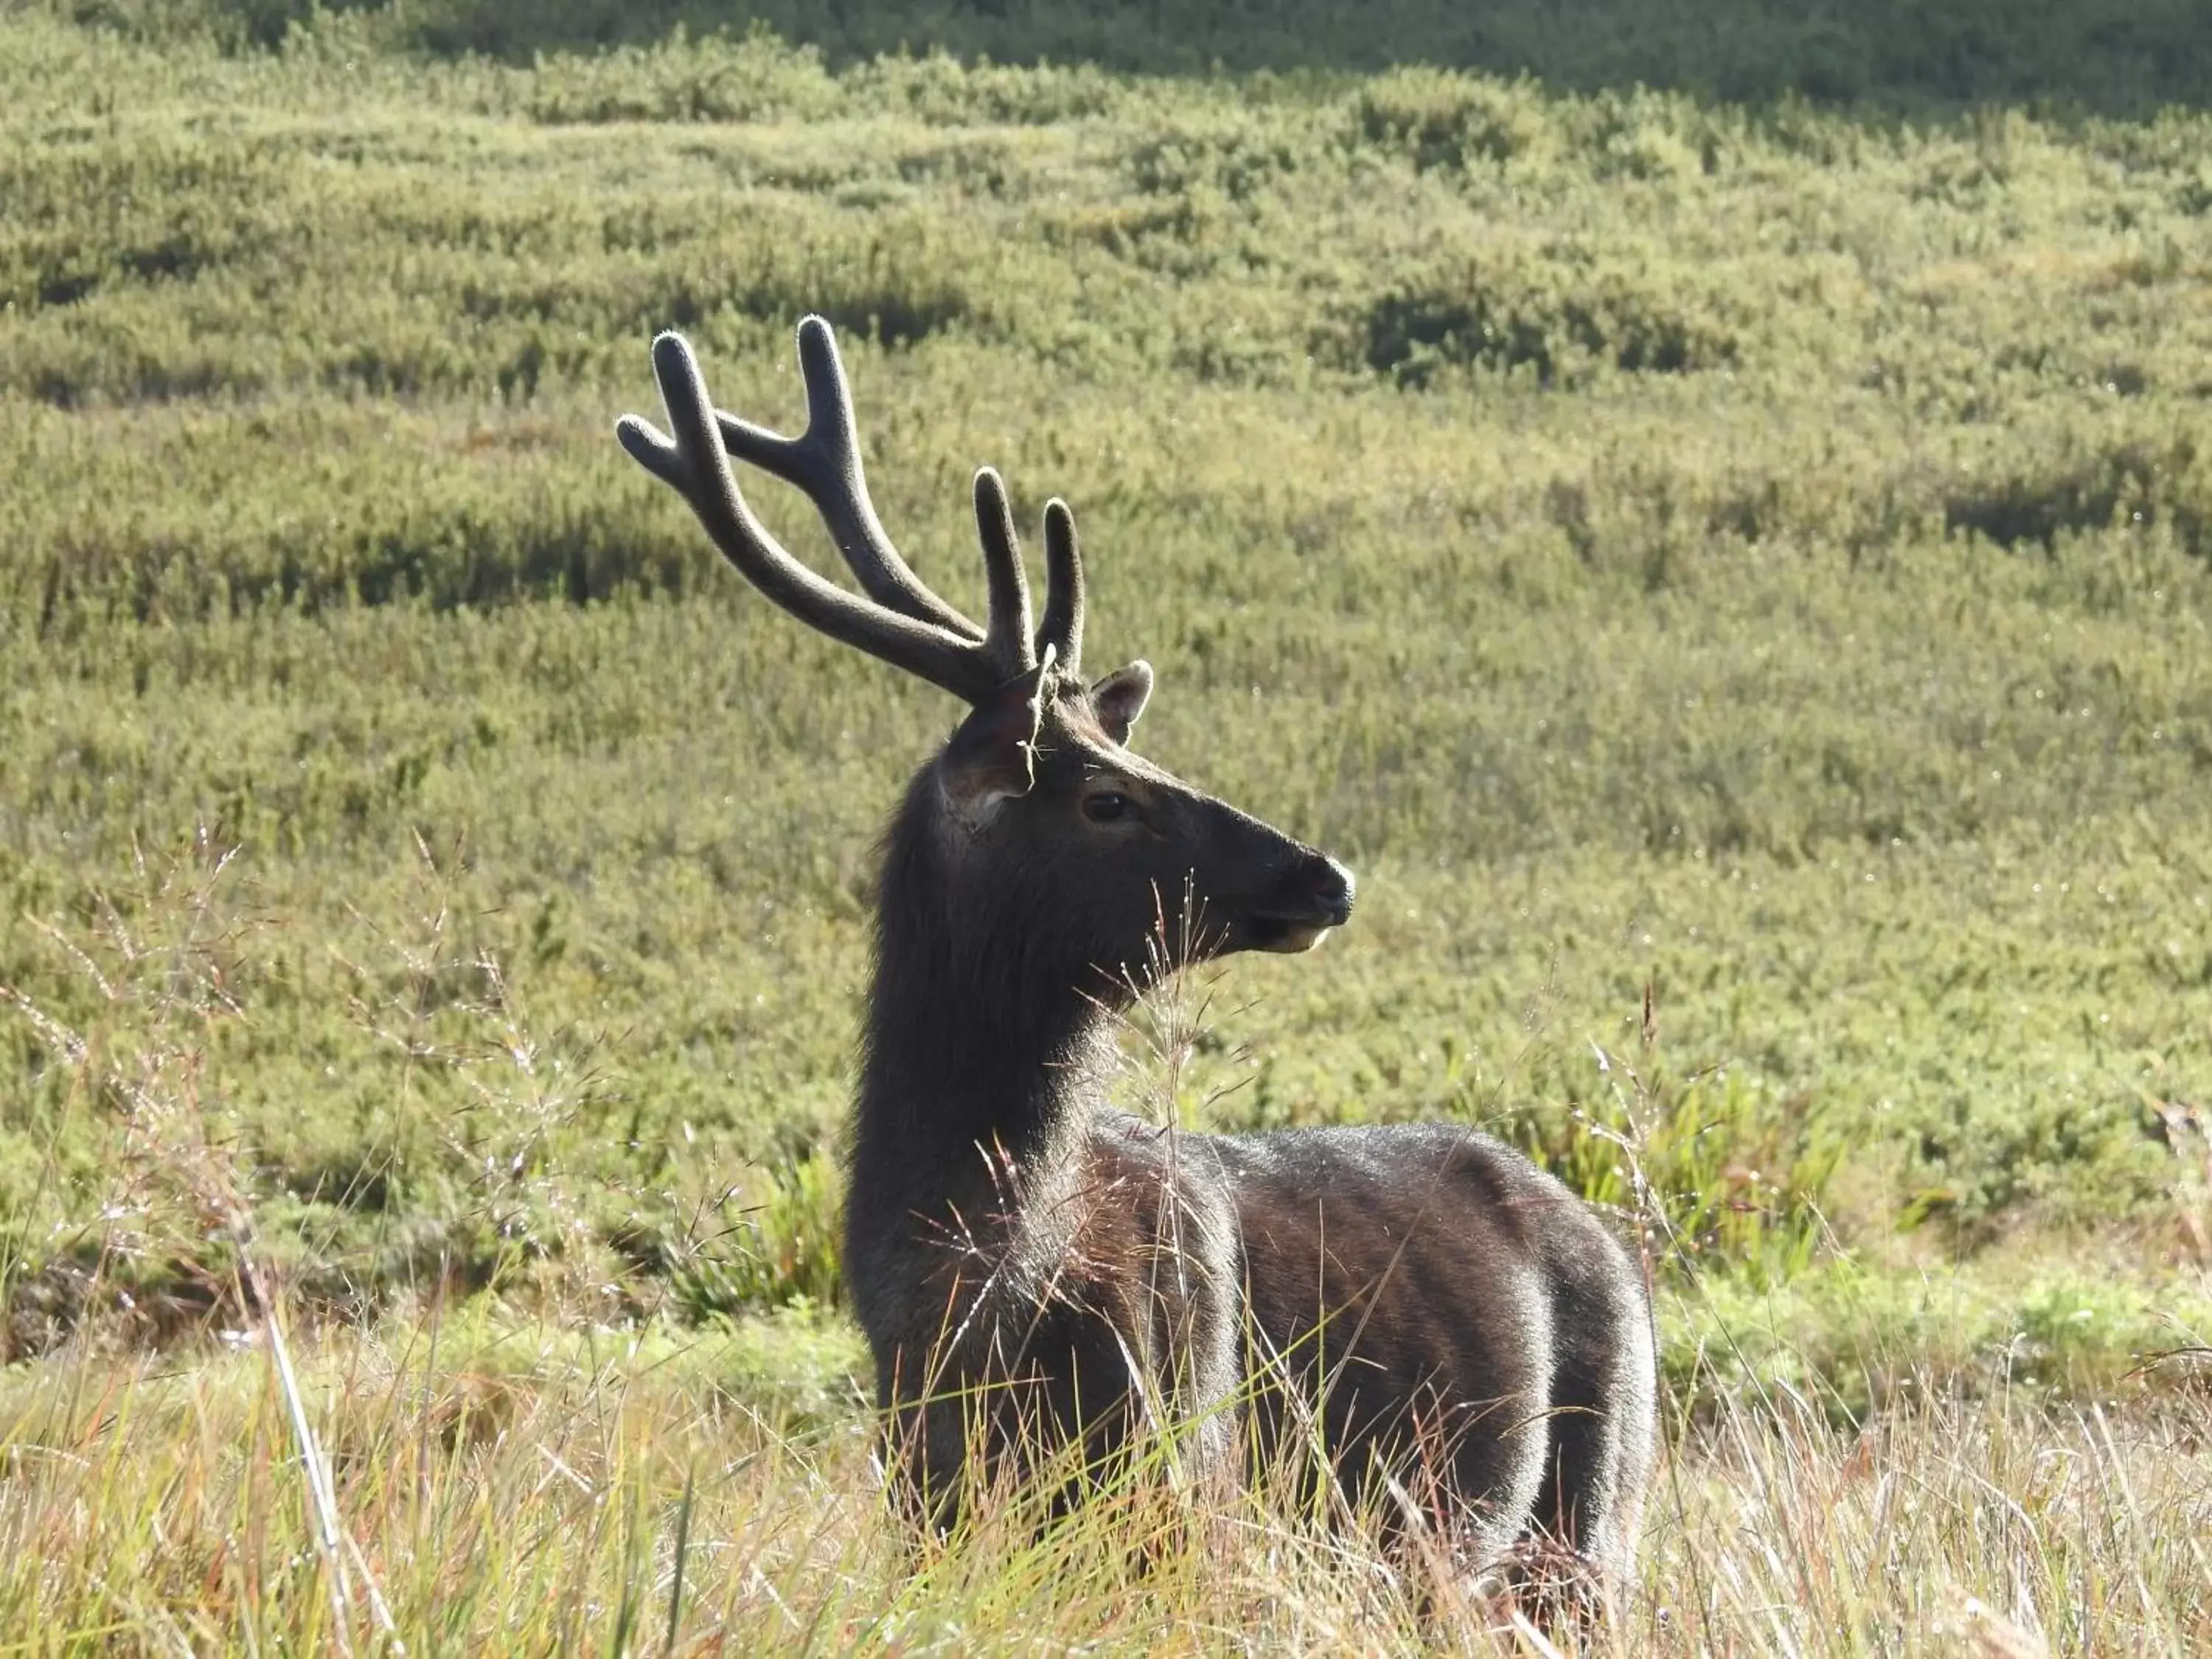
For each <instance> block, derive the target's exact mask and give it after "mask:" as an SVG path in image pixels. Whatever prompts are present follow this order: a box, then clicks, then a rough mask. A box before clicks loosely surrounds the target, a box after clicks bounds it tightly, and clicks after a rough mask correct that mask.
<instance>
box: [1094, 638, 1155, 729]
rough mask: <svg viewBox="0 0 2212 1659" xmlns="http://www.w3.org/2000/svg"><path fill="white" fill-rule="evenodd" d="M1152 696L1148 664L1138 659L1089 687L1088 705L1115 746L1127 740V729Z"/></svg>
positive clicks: (1150, 668) (1150, 666) (1150, 674)
mask: <svg viewBox="0 0 2212 1659" xmlns="http://www.w3.org/2000/svg"><path fill="white" fill-rule="evenodd" d="M1151 700H1152V664H1150V663H1148V662H1146V660H1145V659H1143V658H1141V657H1139V659H1137V660H1136V661H1134V662H1133V663H1131V664H1130V665H1128V666H1127V668H1117V669H1115V671H1113V672H1112V673H1110V674H1109V675H1108V676H1107V677H1106V678H1104V679H1103V680H1101V681H1099V682H1098V684H1096V685H1094V686H1092V687H1091V708H1093V709H1095V710H1097V714H1098V724H1099V725H1101V726H1104V727H1105V728H1106V735H1107V736H1108V737H1109V738H1113V739H1114V741H1115V742H1116V743H1123V744H1125V743H1127V742H1128V741H1129V729H1130V727H1132V726H1134V725H1136V723H1137V716H1138V715H1139V714H1143V713H1144V712H1145V705H1146V703H1147V702H1150V701H1151Z"/></svg>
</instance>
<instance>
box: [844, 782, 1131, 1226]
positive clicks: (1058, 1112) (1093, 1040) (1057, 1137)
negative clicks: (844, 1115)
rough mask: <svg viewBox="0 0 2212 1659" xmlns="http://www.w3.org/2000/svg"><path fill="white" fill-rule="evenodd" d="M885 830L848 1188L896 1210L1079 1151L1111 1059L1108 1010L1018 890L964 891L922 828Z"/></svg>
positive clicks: (927, 1206)
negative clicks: (991, 1166)
mask: <svg viewBox="0 0 2212 1659" xmlns="http://www.w3.org/2000/svg"><path fill="white" fill-rule="evenodd" d="M914 827H915V826H913V825H911V824H910V823H908V824H902V826H901V828H900V829H895V830H894V832H893V835H892V837H891V842H890V847H889V848H888V849H887V855H886V858H885V862H884V879H883V886H882V890H881V896H880V898H881V908H880V910H879V914H878V923H877V937H876V966H875V981H874V984H873V987H872V990H871V994H870V996H869V1002H868V1017H867V1036H866V1048H865V1052H864V1054H863V1057H862V1063H861V1071H860V1088H859V1099H858V1102H857V1105H858V1121H857V1123H856V1125H855V1134H854V1146H853V1164H854V1171H853V1173H854V1187H855V1192H856V1194H863V1193H865V1194H866V1195H867V1196H868V1198H869V1199H870V1200H871V1201H872V1202H882V1203H888V1204H890V1205H892V1206H895V1207H896V1208H897V1209H899V1210H900V1211H901V1212H910V1211H915V1210H924V1211H934V1210H936V1209H938V1208H939V1207H940V1206H942V1205H943V1204H945V1203H946V1202H952V1203H958V1202H960V1201H961V1200H963V1196H964V1195H965V1194H969V1193H970V1192H971V1191H972V1190H973V1189H974V1188H975V1186H976V1184H977V1183H978V1182H984V1181H987V1180H988V1179H989V1178H990V1176H989V1170H988V1166H987V1163H986V1159H987V1158H990V1159H998V1160H1002V1161H1010V1162H1011V1163H1012V1164H1013V1165H1014V1166H1016V1167H1017V1168H1018V1169H1020V1170H1022V1171H1023V1172H1024V1175H1025V1176H1041V1175H1044V1174H1046V1173H1048V1171H1049V1170H1051V1168H1052V1167H1054V1166H1055V1165H1056V1164H1061V1163H1063V1162H1065V1161H1066V1160H1069V1159H1073V1158H1076V1157H1077V1156H1079V1152H1080V1148H1081V1146H1082V1144H1083V1140H1084V1136H1085V1130H1086V1127H1087V1124H1088V1121H1089V1118H1090V1115H1091V1110H1092V1109H1093V1107H1094V1106H1095V1104H1096V1103H1097V1101H1098V1100H1099V1099H1100V1098H1101V1097H1102V1095H1103V1089H1104V1083H1105V1079H1106V1077H1107V1076H1108V1074H1109V1068H1110V1066H1111V1065H1112V1063H1113V1060H1114V1055H1115V1045H1114V1042H1113V1036H1112V1032H1111V1030H1110V1029H1109V1020H1110V1015H1109V1013H1108V1012H1105V1011H1104V1010H1103V1009H1102V1007H1101V1006H1100V1003H1099V1000H1098V996H1097V990H1096V988H1095V987H1085V986H1084V985H1081V984H1079V983H1078V982H1077V981H1078V980H1079V978H1080V977H1082V976H1083V975H1080V974H1079V971H1076V970H1072V969H1070V967H1069V966H1068V965H1067V964H1066V963H1065V962H1061V961H1058V960H1056V959H1055V958H1056V957H1058V956H1059V955H1060V951H1058V950H1057V949H1056V945H1057V940H1056V939H1055V936H1054V933H1053V932H1052V917H1051V916H1050V915H1049V914H1048V913H1045V914H1040V913H1039V912H1040V908H1041V907H1039V906H1037V905H1036V904H1035V903H1033V902H1032V903H1027V904H1025V903H1023V902H1020V901H1019V899H1018V895H1017V894H1015V893H1014V892H1012V891H1011V890H1007V889H1004V888H997V887H994V885H992V884H981V885H979V886H977V887H976V888H975V890H973V891H970V892H966V893H964V895H963V889H962V888H961V886H960V884H958V883H957V880H956V878H955V872H951V871H948V870H947V868H946V867H945V864H944V862H943V860H942V856H941V854H940V853H939V850H938V849H936V848H933V846H932V844H931V839H930V838H929V837H928V836H921V835H915V834H909V833H903V831H905V830H907V829H912V828H914Z"/></svg>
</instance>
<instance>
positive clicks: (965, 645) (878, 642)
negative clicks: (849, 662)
mask: <svg viewBox="0 0 2212 1659" xmlns="http://www.w3.org/2000/svg"><path fill="white" fill-rule="evenodd" d="M653 375H654V378H655V379H657V380H659V382H660V399H661V402H662V403H663V404H665V405H666V407H667V410H668V422H669V426H670V428H671V430H672V431H673V433H674V438H673V440H672V441H671V439H669V438H665V437H663V436H662V435H660V434H659V433H658V432H656V431H654V430H653V428H652V427H651V426H650V425H648V424H647V422H644V421H641V420H640V419H639V418H638V417H637V416H635V415H625V416H623V418H622V419H621V420H620V421H619V422H617V423H616V427H615V432H616V435H617V437H619V438H620V439H621V440H622V446H623V448H624V449H626V450H628V451H629V454H630V458H631V459H633V460H635V461H636V462H637V463H638V464H639V465H641V466H643V467H644V468H645V470H646V471H648V472H650V473H652V474H653V477H657V478H659V480H660V481H661V482H662V483H666V484H668V485H670V486H671V487H672V488H674V489H676V490H677V491H678V493H679V494H681V495H683V497H684V500H685V501H689V502H690V505H691V510H692V511H693V512H694V513H697V514H698V516H699V522H700V523H701V524H702V526H705V527H706V531H707V534H708V537H709V538H712V539H713V541H714V545H715V546H716V547H717V548H719V549H720V550H721V554H722V556H723V557H724V558H726V559H727V560H728V561H729V562H731V563H732V564H733V565H735V566H736V567H737V568H738V570H739V571H740V572H741V573H742V574H744V578H745V580H747V581H749V582H750V583H751V584H752V585H753V586H755V587H757V588H758V589H759V590H760V591H761V592H763V594H765V595H766V596H767V597H768V598H769V599H772V600H774V601H775V603H776V604H777V605H781V606H782V607H783V608H784V609H785V610H786V611H789V612H791V614H792V615H793V616H794V617H798V618H799V620H800V621H801V622H803V623H806V624H807V625H808V626H810V627H812V628H815V629H819V630H820V631H821V632H823V633H824V634H827V635H829V636H830V638H832V639H835V640H840V641H843V642H844V643H845V644H847V645H851V646H856V647H859V648H860V650H863V651H866V652H867V653H870V654H871V655H872V656H876V657H880V658H881V659H883V660H884V661H885V662H888V663H890V664H891V665H893V666H894V667H898V668H903V669H905V670H906V671H908V672H909V673H912V674H915V675H919V676H920V677H921V678H923V679H926V680H927V681H929V682H930V683H931V684H933V685H937V686H941V687H942V688H943V689H944V690H947V691H950V692H951V693H952V694H953V695H954V696H957V697H964V698H966V699H967V700H968V701H969V702H980V701H981V699H982V698H983V697H985V696H987V695H988V694H989V693H990V692H991V691H992V690H994V689H995V687H996V686H997V685H998V684H1000V681H1001V680H1002V679H1004V678H1006V676H1003V675H1000V674H999V673H998V672H997V671H996V670H995V664H994V659H993V655H992V653H991V652H990V651H989V650H988V648H987V647H986V646H984V645H983V644H982V643H981V642H979V641H975V640H971V639H969V638H968V637H966V636H965V635H962V634H957V633H955V632H953V631H952V630H951V629H946V628H944V627H941V626H939V625H938V624H937V623H931V622H925V621H922V620H921V619H919V618H916V617H910V616H906V615H902V614H901V613H900V612H898V611H893V610H890V609H889V608H888V607H886V606H884V605H880V604H875V603H871V602H870V601H868V600H866V599H859V598H856V597H855V596H854V595H853V594H851V593H848V592H846V591H845V590H844V589H843V588H842V587H839V586H836V585H835V584H834V583H831V582H828V581H825V580H823V579H822V578H821V577H820V576H817V575H816V574H814V572H812V571H811V570H810V569H808V568H806V567H805V565H803V564H801V563H800V562H799V561H798V560H797V559H795V558H793V557H792V556H791V555H790V554H789V553H788V552H787V551H785V550H784V549H783V547H782V545H781V544H780V543H778V542H777V540H776V539H775V537H774V536H772V535H770V534H769V532H768V530H767V528H766V526H763V524H762V523H761V521H760V520H758V519H757V518H755V517H754V516H753V513H752V509H751V508H750V507H748V506H747V505H746V504H745V498H744V495H743V494H742V493H741V492H740V491H739V490H738V481H737V477H736V476H735V475H734V474H733V473H732V471H730V459H729V455H728V453H727V452H726V450H725V449H724V448H723V447H722V441H721V436H720V433H719V431H718V430H717V426H716V422H715V417H714V406H713V404H710V403H709V402H708V398H707V387H706V383H705V381H704V380H702V378H701V377H700V374H699V365H698V362H697V361H696V359H694V358H693V356H692V355H691V348H690V346H689V345H687V344H685V343H684V338H683V337H682V336H681V335H678V334H675V333H666V334H663V335H661V336H659V337H658V338H657V339H655V340H654V341H653ZM996 581H997V579H996V578H995V577H994V592H995V591H996V589H995V584H996Z"/></svg>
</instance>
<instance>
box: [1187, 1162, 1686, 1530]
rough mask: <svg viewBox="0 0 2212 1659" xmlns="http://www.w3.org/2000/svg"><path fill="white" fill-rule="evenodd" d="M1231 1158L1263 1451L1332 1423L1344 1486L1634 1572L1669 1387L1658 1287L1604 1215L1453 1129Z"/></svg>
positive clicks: (1332, 1444)
mask: <svg viewBox="0 0 2212 1659" xmlns="http://www.w3.org/2000/svg"><path fill="white" fill-rule="evenodd" d="M1213 1146H1214V1149H1215V1151H1216V1152H1217V1155H1218V1159H1219V1164H1220V1167H1221V1169H1222V1171H1223V1174H1224V1176H1225V1181H1226V1182H1227V1185H1228V1187H1229V1189H1230V1193H1231V1199H1232V1201H1233V1204H1234V1207H1235V1211H1236V1214H1237V1223H1238V1228H1239V1232H1240V1234H1241V1245H1242V1249H1241V1260H1240V1262H1239V1267H1240V1270H1241V1273H1242V1275H1243V1280H1244V1283H1245V1285H1246V1287H1247V1291H1246V1294H1247V1297H1248V1302H1247V1306H1246V1310H1245V1328H1246V1345H1247V1368H1248V1374H1249V1379H1250V1381H1251V1382H1252V1383H1253V1384H1254V1385H1255V1388H1254V1392H1253V1402H1254V1406H1255V1411H1256V1413H1257V1414H1258V1417H1259V1419H1260V1425H1261V1443H1262V1445H1263V1447H1264V1446H1267V1445H1269V1444H1273V1445H1276V1446H1282V1445H1286V1444H1295V1443H1297V1442H1299V1441H1301V1440H1305V1441H1309V1442H1310V1433H1309V1432H1308V1431H1309V1430H1310V1429H1311V1428H1312V1427H1315V1426H1318V1427H1319V1429H1320V1430H1321V1431H1322V1437H1323V1443H1325V1444H1326V1446H1327V1447H1328V1449H1329V1455H1330V1458H1331V1461H1332V1462H1333V1463H1334V1467H1335V1469H1336V1473H1337V1476H1338V1478H1339V1480H1340V1481H1341V1482H1342V1483H1343V1484H1344V1485H1345V1486H1346V1487H1347V1488H1350V1489H1352V1490H1354V1491H1357V1490H1358V1487H1359V1486H1361V1484H1362V1483H1363V1482H1365V1481H1370V1480H1372V1479H1373V1478H1374V1477H1375V1476H1376V1475H1378V1474H1382V1473H1383V1472H1384V1471H1385V1470H1387V1471H1388V1472H1389V1474H1391V1475H1392V1476H1393V1477H1394V1478H1395V1479H1396V1480H1398V1481H1399V1483H1400V1484H1401V1486H1402V1487H1404V1488H1405V1489H1406V1490H1407V1492H1408V1493H1409V1494H1410V1495H1412V1496H1413V1498H1414V1500H1415V1501H1416V1502H1417V1503H1419V1504H1422V1506H1423V1507H1425V1508H1430V1509H1432V1510H1434V1512H1435V1513H1436V1514H1437V1516H1438V1518H1439V1519H1440V1520H1441V1519H1445V1518H1448V1517H1449V1516H1455V1515H1464V1514H1465V1513H1467V1512H1468V1507H1469V1506H1470V1505H1471V1506H1472V1507H1473V1510H1474V1513H1475V1514H1476V1516H1478V1522H1477V1529H1478V1533H1479V1534H1481V1535H1480V1536H1479V1537H1478V1540H1477V1542H1478V1543H1479V1544H1480V1545H1481V1546H1483V1547H1504V1546H1505V1545H1507V1544H1510V1543H1511V1542H1512V1541H1514V1540H1516V1538H1518V1537H1519V1536H1521V1535H1522V1534H1523V1533H1525V1532H1527V1531H1528V1529H1529V1528H1530V1525H1531V1523H1532V1521H1533V1522H1534V1523H1535V1524H1536V1525H1538V1526H1540V1527H1541V1528H1542V1529H1543V1530H1544V1531H1546V1532H1547V1533H1549V1534H1553V1535H1554V1536H1556V1537H1559V1539H1560V1540H1561V1541H1563V1542H1567V1543H1569V1544H1571V1545H1572V1546H1573V1547H1576V1548H1577V1549H1578V1550H1581V1551H1583V1553H1589V1554H1592V1555H1594V1556H1596V1557H1599V1558H1601V1559H1615V1558H1617V1557H1618V1555H1619V1553H1620V1550H1621V1549H1622V1548H1623V1547H1625V1544H1626V1534H1627V1532H1628V1531H1629V1530H1631V1529H1632V1526H1633V1521H1634V1512H1635V1508H1636V1505H1637V1503H1638V1500H1639V1498H1640V1494H1641V1490H1642V1486H1643V1481H1644V1471H1645V1468H1646V1467H1647V1466H1648V1464H1649V1462H1650V1441H1651V1417H1652V1400H1653V1395H1654V1393H1655V1389H1656V1379H1655V1377H1654V1376H1653V1366H1652V1363H1651V1347H1650V1329H1649V1318H1648V1312H1647V1308H1646V1300H1645V1296H1644V1288H1643V1280H1642V1277H1641V1275H1640V1273H1638V1271H1637V1270H1636V1267H1635V1266H1634V1264H1633V1263H1632V1261H1631V1260H1630V1259H1629V1256H1628V1254H1627V1252H1626V1250H1624V1249H1622V1248H1621V1246H1620V1243H1618V1242H1617V1241H1616V1240H1615V1239H1614V1238H1613V1237H1612V1235H1611V1234H1610V1233H1609V1232H1608V1231H1607V1229H1606V1228H1605V1226H1604V1225H1602V1224H1601V1222H1600V1221H1599V1219H1598V1218H1597V1217H1596V1215H1595V1213H1594V1212H1592V1211H1591V1210H1590V1208H1589V1206H1588V1205H1586V1204H1584V1203H1583V1201H1582V1200H1579V1199H1578V1198H1577V1197H1576V1196H1575V1195H1574V1194H1571V1193H1570V1192H1569V1191H1568V1190H1567V1189H1566V1188H1565V1187H1564V1186H1562V1185H1561V1184H1560V1183H1559V1182H1558V1181H1556V1180H1554V1179H1553V1177H1551V1176H1548V1175H1546V1174H1545V1173H1543V1172H1542V1171H1541V1170H1538V1169H1537V1168H1536V1167H1535V1166H1534V1164H1531V1163H1530V1162H1529V1161H1528V1159H1527V1158H1524V1157H1522V1155H1521V1154H1520V1153H1518V1152H1514V1151H1513V1150H1511V1149H1510V1148H1509V1147H1507V1146H1504V1145H1503V1144H1502V1143H1500V1142H1498V1141H1497V1140H1495V1139H1492V1138H1491V1137H1489V1136H1486V1135H1483V1134H1480V1133H1476V1132H1474V1131H1471V1130H1468V1129H1465V1128H1461V1127H1452V1126H1447V1125H1419V1126H1413V1125H1408V1126H1402V1127H1368V1128H1355V1129H1328V1130H1295V1131H1289V1132H1285V1133H1273V1134H1260V1135H1249V1136H1236V1137H1225V1138H1223V1139H1218V1140H1217V1141H1215V1142H1214V1143H1213ZM1316 1411H1318V1413H1319V1414H1320V1420H1319V1423H1318V1425H1315V1424H1313V1423H1312V1422H1311V1420H1310V1414H1311V1413H1314V1412H1316ZM1286 1432H1287V1435H1288V1439H1287V1440H1285V1434H1286Z"/></svg>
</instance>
